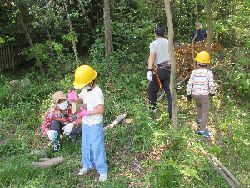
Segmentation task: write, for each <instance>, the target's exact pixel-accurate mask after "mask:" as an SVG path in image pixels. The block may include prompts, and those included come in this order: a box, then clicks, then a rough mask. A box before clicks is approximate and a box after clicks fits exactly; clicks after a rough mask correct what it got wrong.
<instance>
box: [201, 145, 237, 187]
mask: <svg viewBox="0 0 250 188" xmlns="http://www.w3.org/2000/svg"><path fill="white" fill-rule="evenodd" d="M199 150H200V151H201V152H202V153H203V154H204V155H205V156H206V157H207V158H208V160H209V161H210V162H211V163H212V164H213V166H214V169H215V170H216V171H217V172H218V173H219V174H221V175H222V174H223V175H222V176H223V177H224V178H225V180H226V181H227V182H228V184H229V185H230V186H231V187H240V186H241V183H240V182H239V181H238V180H237V179H236V178H235V177H234V176H233V174H232V173H231V172H230V171H229V170H228V169H227V168H226V167H225V166H224V165H223V164H222V163H221V162H220V161H219V160H218V159H217V158H216V157H215V156H214V155H212V154H209V153H207V152H206V151H205V150H203V149H202V148H201V147H200V148H199ZM229 179H230V180H229ZM232 182H233V183H232Z"/></svg>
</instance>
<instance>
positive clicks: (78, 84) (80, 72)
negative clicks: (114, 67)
mask: <svg viewBox="0 0 250 188" xmlns="http://www.w3.org/2000/svg"><path fill="white" fill-rule="evenodd" d="M96 76H97V72H96V71H95V70H94V69H93V68H92V67H90V66H89V65H82V66H80V67H77V69H76V70H75V81H74V83H73V85H74V88H75V89H82V88H83V87H85V86H86V85H87V84H89V83H90V82H92V81H93V80H94V79H95V78H96Z"/></svg>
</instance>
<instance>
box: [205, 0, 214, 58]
mask: <svg viewBox="0 0 250 188" xmlns="http://www.w3.org/2000/svg"><path fill="white" fill-rule="evenodd" d="M206 11H207V45H206V50H207V52H208V53H209V54H210V55H211V45H212V34H213V33H212V2H211V0H207V7H206Z"/></svg>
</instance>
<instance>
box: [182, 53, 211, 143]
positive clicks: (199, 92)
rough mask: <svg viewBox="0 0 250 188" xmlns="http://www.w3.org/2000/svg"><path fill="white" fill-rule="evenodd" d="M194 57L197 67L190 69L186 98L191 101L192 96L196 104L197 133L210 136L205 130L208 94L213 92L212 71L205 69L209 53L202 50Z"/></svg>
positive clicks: (208, 62) (208, 61) (208, 60)
mask: <svg viewBox="0 0 250 188" xmlns="http://www.w3.org/2000/svg"><path fill="white" fill-rule="evenodd" d="M194 59H195V61H196V62H197V68H196V69H195V70H193V71H192V74H191V76H190V79H189V81H188V84H187V100H188V101H191V100H192V98H193V99H194V101H195V104H196V109H197V119H196V122H197V126H198V128H197V133H198V134H200V135H202V136H204V137H207V138H210V136H211V133H210V132H209V131H208V130H207V123H208V112H209V108H210V102H209V96H211V95H212V96H213V95H214V94H215V84H214V79H213V73H212V71H211V70H208V69H207V65H208V64H210V55H209V53H207V52H206V51H202V52H200V53H198V54H197V56H196V58H194Z"/></svg>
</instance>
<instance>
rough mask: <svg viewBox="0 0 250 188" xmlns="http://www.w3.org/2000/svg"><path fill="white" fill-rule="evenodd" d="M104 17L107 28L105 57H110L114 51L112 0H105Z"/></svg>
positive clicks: (105, 28)
mask: <svg viewBox="0 0 250 188" xmlns="http://www.w3.org/2000/svg"><path fill="white" fill-rule="evenodd" d="M103 18H104V30H105V58H108V57H109V55H110V54H111V53H112V51H113V42H112V25H111V18H110V0H104V9H103Z"/></svg>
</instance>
